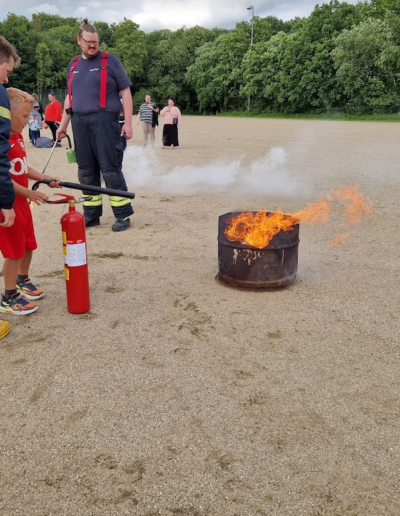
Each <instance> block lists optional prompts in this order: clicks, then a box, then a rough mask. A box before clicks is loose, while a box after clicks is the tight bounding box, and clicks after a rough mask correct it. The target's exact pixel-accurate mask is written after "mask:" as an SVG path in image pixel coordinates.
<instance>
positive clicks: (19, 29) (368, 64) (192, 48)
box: [0, 0, 400, 114]
mask: <svg viewBox="0 0 400 516" xmlns="http://www.w3.org/2000/svg"><path fill="white" fill-rule="evenodd" d="M80 22H81V20H80V19H77V18H62V17H60V16H57V15H50V14H45V13H39V14H33V15H32V19H31V20H29V19H28V18H26V17H25V16H17V15H15V14H12V13H9V14H8V16H7V18H6V19H5V20H3V21H1V22H0V34H1V35H3V36H4V37H5V38H6V39H7V40H8V41H10V43H12V44H13V45H14V46H15V48H16V49H17V52H18V53H19V55H20V56H21V60H22V61H21V65H20V66H19V67H18V68H17V69H16V70H15V72H14V73H13V76H12V84H13V86H15V87H18V88H21V89H24V90H26V91H37V92H39V94H41V92H43V91H45V90H49V89H54V90H56V89H57V90H59V89H61V90H65V88H66V67H67V64H68V62H69V61H70V59H71V58H72V57H73V56H75V55H77V54H78V53H79V51H80V49H79V47H78V46H77V43H76V35H77V33H78V29H79V25H80ZM93 24H94V25H95V27H96V28H97V31H98V33H99V39H100V42H101V45H100V48H101V50H103V51H107V52H111V53H113V54H115V55H116V56H118V58H119V59H120V60H121V62H122V64H123V65H124V67H125V69H126V71H127V74H128V75H129V77H130V79H131V81H132V83H133V85H132V93H133V95H134V105H135V106H138V105H140V104H141V103H142V102H143V99H144V95H145V93H146V92H148V91H149V92H151V94H152V97H153V99H154V100H155V101H156V102H158V103H159V104H160V105H162V104H164V103H166V98H167V96H168V95H174V96H175V97H176V99H177V104H178V105H179V106H180V107H181V109H182V110H183V111H184V112H186V113H203V112H207V113H210V112H221V111H232V110H239V111H240V110H246V109H247V108H248V99H249V98H251V103H250V106H251V112H253V113H263V112H274V113H286V114H294V113H310V112H314V113H318V112H335V111H338V112H345V113H356V114H364V113H366V114H367V113H393V112H398V111H399V108H400V81H399V78H400V77H399V73H400V0H369V1H360V2H358V3H357V4H356V5H352V4H348V3H346V2H339V1H338V0H332V1H330V2H329V3H325V4H322V5H317V6H316V7H315V9H314V10H313V12H312V13H311V14H310V16H309V17H307V18H295V19H294V20H290V21H282V20H279V19H278V18H276V17H273V16H267V17H266V18H260V17H257V16H255V17H254V18H253V31H254V38H253V44H252V45H250V37H251V23H250V21H246V22H239V23H237V24H236V26H235V27H234V28H233V29H230V30H226V29H220V28H213V29H206V28H203V27H199V26H196V27H192V28H189V29H188V28H186V27H182V28H181V29H178V30H176V31H171V30H167V29H163V30H157V31H153V32H149V33H145V32H144V31H142V30H140V27H139V25H137V24H136V23H134V22H132V21H131V20H128V19H126V18H124V19H123V21H121V22H120V23H118V24H108V23H106V22H102V21H99V22H96V21H94V22H93Z"/></svg>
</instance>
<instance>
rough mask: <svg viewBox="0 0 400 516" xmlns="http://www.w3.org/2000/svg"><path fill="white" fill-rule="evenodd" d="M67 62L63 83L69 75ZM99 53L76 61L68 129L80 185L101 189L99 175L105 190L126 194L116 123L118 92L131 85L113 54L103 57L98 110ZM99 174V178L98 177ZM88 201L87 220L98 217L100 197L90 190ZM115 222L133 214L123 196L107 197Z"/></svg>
mask: <svg viewBox="0 0 400 516" xmlns="http://www.w3.org/2000/svg"><path fill="white" fill-rule="evenodd" d="M72 63H73V60H72V61H71V62H70V64H69V66H68V70H67V81H68V79H69V75H70V67H71V65H72ZM100 68H101V53H100V52H99V53H98V54H97V56H95V57H94V58H92V59H83V58H80V59H79V60H78V61H77V62H76V63H75V64H74V72H73V74H72V77H71V80H70V81H69V84H70V90H71V95H72V117H71V122H72V130H73V133H74V142H75V150H76V156H77V161H78V177H79V181H80V183H81V184H86V185H93V186H101V176H103V179H104V182H105V184H106V187H107V188H112V189H115V190H122V191H127V185H126V182H125V179H124V176H123V173H122V158H123V150H124V149H123V145H122V142H121V137H120V133H121V131H120V126H119V123H118V120H119V114H120V111H121V101H120V96H119V92H120V91H122V90H124V89H126V88H127V87H129V86H130V85H131V81H130V80H129V78H128V76H127V75H126V72H125V70H124V68H123V66H122V65H121V63H120V62H119V60H118V59H117V58H116V57H115V56H114V55H113V54H108V55H107V93H106V106H105V109H101V108H100V84H101V80H100ZM100 173H101V175H100ZM84 194H85V195H86V196H91V197H92V199H91V200H88V201H85V202H84V204H83V209H84V215H85V219H86V220H87V221H90V220H93V219H96V218H98V217H101V215H102V213H103V206H102V196H101V195H98V194H96V193H94V194H93V195H90V190H88V191H85V192H84ZM109 200H110V204H111V207H112V210H113V213H114V216H115V218H116V219H126V218H127V217H129V216H130V215H132V214H133V209H132V206H131V201H130V200H129V199H126V198H124V197H117V196H109Z"/></svg>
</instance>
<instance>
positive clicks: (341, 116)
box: [217, 111, 400, 122]
mask: <svg viewBox="0 0 400 516" xmlns="http://www.w3.org/2000/svg"><path fill="white" fill-rule="evenodd" d="M217 116H219V117H227V118H229V117H232V118H283V119H286V118H287V119H296V120H340V121H346V122H400V114H382V115H349V114H346V113H302V114H296V115H285V114H284V113H260V114H257V115H256V114H252V113H248V112H247V111H229V112H225V113H218V115H217Z"/></svg>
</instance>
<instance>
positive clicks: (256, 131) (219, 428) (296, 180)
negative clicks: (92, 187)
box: [0, 116, 400, 516]
mask: <svg viewBox="0 0 400 516" xmlns="http://www.w3.org/2000/svg"><path fill="white" fill-rule="evenodd" d="M134 119H135V118H134ZM134 130H135V135H134V138H133V140H131V141H130V142H129V144H128V149H127V151H126V154H125V158H124V171H125V174H126V178H127V182H128V185H129V190H130V191H133V192H135V193H136V198H135V200H134V201H133V205H134V209H135V215H134V216H133V217H132V227H131V228H130V229H129V230H128V231H126V232H124V233H121V234H115V233H112V232H111V230H110V226H111V224H112V223H113V220H114V219H113V216H112V212H111V210H110V207H109V205H108V203H107V201H106V202H105V206H104V216H103V218H102V224H101V226H99V227H95V228H90V229H88V230H87V246H88V261H89V270H90V296H91V310H90V312H88V313H86V314H81V315H72V314H69V313H68V310H67V304H66V295H65V280H64V272H63V254H62V243H61V234H60V217H61V216H62V214H63V212H64V210H65V207H64V206H52V205H45V206H41V207H40V208H37V209H35V210H34V219H35V227H36V234H37V239H38V244H39V248H38V250H37V251H36V252H35V256H34V260H33V264H32V270H31V277H32V279H33V280H34V281H35V282H36V283H37V284H38V285H39V286H40V287H41V288H43V290H45V292H46V296H45V297H44V298H43V299H42V300H40V301H38V304H40V308H39V310H38V312H36V313H35V314H32V315H29V316H26V317H15V316H5V315H3V318H6V317H7V319H8V320H9V321H10V323H11V324H12V331H11V333H10V334H9V336H7V337H6V338H5V339H3V340H1V341H0V376H1V382H0V389H1V391H0V397H1V404H0V435H1V440H0V514H1V515H4V516H14V515H15V516H16V515H23V516H64V515H65V516H77V515H84V516H100V515H101V516H114V515H115V516H122V515H132V516H156V515H161V516H265V515H274V516H398V515H399V514H400V491H399V489H400V487H399V477H400V475H399V471H400V444H399V443H400V439H399V424H398V421H399V374H398V371H399V346H398V344H399V337H398V335H399V317H398V308H399V306H400V294H399V288H398V272H396V271H398V264H399V255H400V237H399V231H398V221H399V220H400V208H399V201H398V199H399V197H400V183H399V173H398V163H399V162H400V146H399V144H398V142H399V140H400V125H399V124H389V123H358V122H357V123H356V122H347V123H344V122H324V121H298V120H250V119H228V118H225V119H224V118H218V117H188V116H186V117H184V118H183V126H182V128H181V130H180V143H181V146H180V147H179V148H178V149H174V150H170V149H164V150H161V149H160V148H159V147H156V148H155V149H154V150H152V149H143V148H142V147H141V133H140V128H139V127H137V126H136V125H135V126H134ZM44 133H46V131H44ZM160 135H161V128H158V129H157V139H158V143H159V140H160ZM47 136H49V134H48V135H47ZM63 145H64V148H62V149H56V150H55V152H54V154H53V158H52V160H51V162H50V165H49V167H48V169H47V173H49V174H54V175H56V176H58V177H60V178H61V179H62V180H65V181H77V179H76V167H75V166H74V165H71V164H68V162H67V158H66V156H65V143H63ZM49 152H50V151H49V149H34V148H30V147H29V148H28V161H29V163H30V165H31V166H33V167H36V168H38V169H39V170H41V169H42V168H43V166H44V163H45V162H46V159H47V157H48V155H49ZM338 185H359V192H360V193H362V194H363V195H364V196H365V198H366V199H369V200H370V201H371V202H372V204H373V214H372V215H370V216H366V217H364V218H363V219H362V220H361V221H360V223H359V224H356V225H353V226H351V227H344V225H343V223H342V219H341V218H340V215H341V207H340V206H339V205H337V204H335V203H332V213H331V218H330V220H329V221H328V222H326V223H324V224H322V223H320V224H315V225H307V224H301V227H300V245H299V258H298V273H297V278H296V282H295V283H294V285H293V286H291V287H290V288H288V289H283V290H278V291H274V292H252V291H243V290H238V289H234V288H229V287H226V286H223V285H221V284H220V283H218V282H216V281H215V276H216V274H217V269H218V261H217V251H218V245H217V232H218V217H219V216H220V215H221V214H224V213H227V212H231V211H239V210H240V211H241V210H258V209H267V210H270V211H275V210H276V209H281V210H282V211H284V212H296V211H298V210H300V209H302V208H304V207H305V206H306V205H307V204H308V203H312V202H314V201H316V200H317V199H318V198H325V197H326V196H327V195H328V194H329V193H330V192H331V190H332V189H333V188H334V187H336V186H338ZM43 188H47V187H43ZM49 192H51V191H50V190H49ZM65 192H66V190H64V193H65ZM68 193H74V194H76V195H77V194H78V192H76V191H68ZM78 209H79V210H81V207H79V208H78ZM348 233H350V235H348ZM340 234H342V235H343V234H346V236H347V238H345V239H343V242H342V244H341V245H337V246H335V247H331V246H330V245H329V243H330V242H332V241H333V240H334V239H335V237H336V236H337V235H340Z"/></svg>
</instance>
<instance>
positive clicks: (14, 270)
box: [0, 88, 59, 315]
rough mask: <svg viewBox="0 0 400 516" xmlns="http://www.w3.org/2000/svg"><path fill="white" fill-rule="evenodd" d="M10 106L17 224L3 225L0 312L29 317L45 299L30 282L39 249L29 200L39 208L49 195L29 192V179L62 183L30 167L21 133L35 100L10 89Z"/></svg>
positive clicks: (10, 153) (37, 191) (10, 157)
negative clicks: (35, 252)
mask: <svg viewBox="0 0 400 516" xmlns="http://www.w3.org/2000/svg"><path fill="white" fill-rule="evenodd" d="M7 92H8V96H9V99H10V104H11V137H10V140H9V143H10V145H11V149H10V150H9V153H8V156H9V159H10V164H11V169H10V175H11V179H12V182H13V185H14V190H15V202H14V211H15V222H14V225H13V226H11V227H7V228H4V227H1V226H0V250H1V252H2V254H3V257H4V263H3V277H4V286H5V292H4V295H3V296H2V298H1V302H0V312H3V313H8V314H14V315H27V314H30V313H33V312H36V310H37V309H38V306H37V305H35V304H34V303H32V302H31V301H32V300H35V299H40V298H41V297H43V296H44V293H43V292H42V290H40V289H38V288H37V287H36V286H35V285H34V284H33V283H32V282H31V280H30V279H29V269H30V265H31V261H32V253H33V251H34V250H35V249H36V248H37V244H36V238H35V231H34V227H33V219H32V213H31V208H30V206H29V201H33V202H35V203H36V204H38V205H40V204H43V203H45V202H46V200H47V199H48V196H47V195H46V194H45V193H43V192H40V191H39V190H36V191H33V190H30V189H29V181H28V179H34V180H36V181H40V180H41V179H50V180H52V183H50V185H49V186H50V187H51V188H55V187H58V186H59V185H58V182H59V180H58V179H57V178H54V177H50V176H48V175H45V174H41V173H40V172H38V171H37V170H35V169H33V168H32V167H30V166H28V163H27V160H26V152H25V144H24V139H23V136H22V134H21V133H22V130H23V128H24V127H25V126H26V125H27V123H28V121H29V115H30V113H31V111H32V107H33V103H34V100H33V98H32V97H31V95H29V94H28V93H26V92H24V91H21V90H18V89H16V88H8V90H7Z"/></svg>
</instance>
